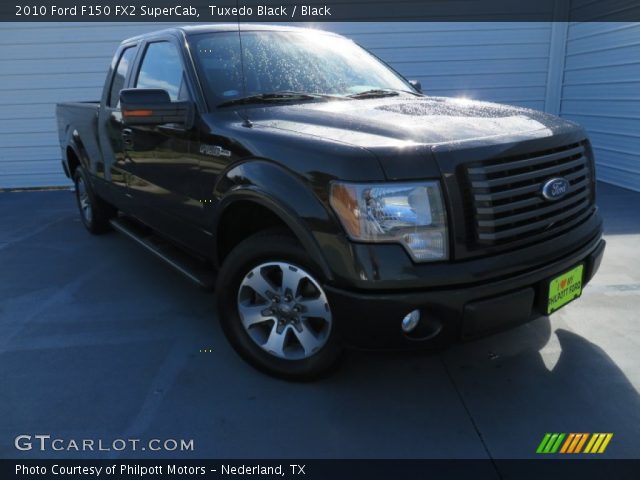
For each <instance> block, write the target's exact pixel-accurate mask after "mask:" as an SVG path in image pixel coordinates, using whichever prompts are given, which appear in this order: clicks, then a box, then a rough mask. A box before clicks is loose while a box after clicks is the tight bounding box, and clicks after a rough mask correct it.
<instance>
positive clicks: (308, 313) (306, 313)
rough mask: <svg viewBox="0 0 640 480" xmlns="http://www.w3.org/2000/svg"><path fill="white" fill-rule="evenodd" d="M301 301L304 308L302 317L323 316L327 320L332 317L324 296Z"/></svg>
mask: <svg viewBox="0 0 640 480" xmlns="http://www.w3.org/2000/svg"><path fill="white" fill-rule="evenodd" d="M299 302H300V305H301V306H302V308H303V311H302V313H301V314H300V315H301V316H302V317H314V318H323V319H325V320H326V319H329V318H331V314H330V313H329V311H328V310H327V303H326V300H325V299H324V298H322V297H320V298H313V299H310V300H306V299H300V300H299Z"/></svg>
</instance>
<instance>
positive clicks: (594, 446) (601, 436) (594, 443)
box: [584, 433, 613, 453]
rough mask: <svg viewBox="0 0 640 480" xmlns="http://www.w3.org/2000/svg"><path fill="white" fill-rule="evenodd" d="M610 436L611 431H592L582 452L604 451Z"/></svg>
mask: <svg viewBox="0 0 640 480" xmlns="http://www.w3.org/2000/svg"><path fill="white" fill-rule="evenodd" d="M612 437H613V433H594V434H593V436H592V437H591V440H589V443H588V444H587V448H585V449H584V453H604V451H605V449H606V448H607V445H609V442H610V441H611V438H612Z"/></svg>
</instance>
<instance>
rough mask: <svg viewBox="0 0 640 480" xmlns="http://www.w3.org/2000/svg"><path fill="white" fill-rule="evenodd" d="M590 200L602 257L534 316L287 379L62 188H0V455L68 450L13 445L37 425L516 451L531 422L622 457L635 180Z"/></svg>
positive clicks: (632, 338) (639, 319) (350, 445)
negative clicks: (460, 340)
mask: <svg viewBox="0 0 640 480" xmlns="http://www.w3.org/2000/svg"><path fill="white" fill-rule="evenodd" d="M599 204H600V206H601V209H602V212H603V215H604V217H605V221H606V230H607V235H606V237H607V241H608V248H607V252H606V255H605V259H604V263H603V265H602V267H601V270H600V272H599V274H598V275H597V277H596V278H595V280H594V281H593V283H592V284H591V285H590V286H588V287H587V288H586V290H585V292H584V295H583V298H582V299H581V300H579V301H577V302H575V303H573V304H572V305H571V306H570V307H568V308H566V309H563V310H562V311H560V312H559V313H557V314H555V315H553V317H552V318H551V319H550V320H549V319H548V318H540V319H538V320H536V321H535V322H532V323H530V324H528V325H525V326H523V327H520V328H518V329H515V330H512V331H509V332H506V333H503V334H500V335H497V336H493V337H490V338H486V339H482V340H479V341H475V342H473V343H468V344H464V345H458V346H454V347H452V348H451V349H449V350H447V351H445V352H441V353H437V354H433V353H431V354H424V353H420V354H393V355H391V354H379V353H352V354H350V355H348V356H347V358H346V360H345V362H344V364H343V365H342V368H341V369H340V370H339V372H338V373H337V374H336V375H335V376H333V377H331V378H329V379H326V380H323V381H320V382H317V383H310V384H291V383H286V382H283V381H279V380H274V379H272V378H269V377H266V376H264V375H262V374H260V373H257V372H256V371H254V370H253V369H252V368H250V367H249V366H247V365H246V364H245V363H244V362H243V361H241V360H240V358H239V357H238V356H237V355H236V354H235V353H234V352H233V351H232V350H231V348H230V347H229V346H228V345H227V342H226V341H225V339H224V337H223V335H222V332H221V330H220V327H219V325H218V324H217V322H216V319H215V317H216V314H215V308H214V304H213V296H212V295H211V294H210V293H206V292H203V291H201V290H199V289H198V288H197V287H195V286H193V285H192V284H191V283H190V282H189V281H188V280H186V279H184V278H183V277H182V276H180V275H179V274H178V273H175V272H174V271H173V270H171V269H170V268H169V267H167V266H166V265H164V264H163V263H162V262H160V261H159V260H157V259H156V258H154V257H153V256H152V255H150V254H148V253H146V252H144V251H143V250H142V249H141V248H140V247H139V246H137V245H136V244H134V242H132V241H130V240H128V239H127V238H125V237H124V236H122V235H119V234H116V233H111V234H107V235H104V236H100V237H94V236H91V235H89V234H88V233H87V232H86V231H85V230H84V228H83V227H82V225H81V224H80V222H79V220H78V216H77V213H76V210H75V205H74V200H73V197H72V194H71V193H69V192H66V191H52V192H24V193H12V192H9V193H0V380H1V385H0V457H2V458H16V457H18V458H29V457H40V458H42V457H46V456H49V455H55V456H56V458H61V457H64V456H70V457H78V456H79V455H78V454H77V453H75V452H70V453H69V454H66V455H65V454H59V453H55V454H47V453H45V454H43V453H42V452H37V451H32V452H17V451H16V450H15V449H14V446H13V440H14V437H15V436H16V435H18V434H31V435H34V434H42V433H48V434H51V435H52V436H53V437H59V438H65V439H72V438H75V439H78V438H79V439H82V438H95V439H97V438H103V439H114V438H141V439H150V438H161V439H162V438H174V439H180V438H183V439H194V440H195V451H194V452H187V453H179V452H173V453H171V454H165V456H171V457H173V458H176V457H181V458H203V457H210V458H251V457H253V458H269V457H274V458H315V457H320V458H327V457H328V458H334V457H336V458H353V457H356V458H433V457H436V458H486V457H488V456H491V457H492V458H497V459H500V458H527V457H535V453H534V452H535V449H536V447H537V445H538V443H539V442H540V440H541V438H542V436H543V435H544V433H545V432H612V433H613V434H614V437H613V440H612V442H611V443H610V445H609V447H608V449H607V451H606V453H605V456H606V457H609V458H636V459H637V458H640V396H639V394H638V392H639V389H640V313H639V312H640V255H639V254H638V245H640V194H638V193H633V192H630V191H627V190H623V189H620V188H615V187H611V186H608V185H601V186H600V187H599ZM202 349H211V350H212V351H211V352H206V353H204V352H201V350H202ZM85 456H86V457H90V458H100V457H111V458H114V457H126V456H132V457H141V456H149V457H154V458H159V457H161V455H159V454H157V453H156V454H150V453H149V452H146V453H145V452H134V453H113V452H112V453H107V454H104V453H103V454H96V453H93V454H92V453H88V454H85Z"/></svg>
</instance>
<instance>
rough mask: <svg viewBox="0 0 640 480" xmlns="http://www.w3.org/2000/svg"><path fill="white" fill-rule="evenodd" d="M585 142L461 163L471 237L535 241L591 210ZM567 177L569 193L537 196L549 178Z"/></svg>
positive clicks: (488, 241) (481, 240)
mask: <svg viewBox="0 0 640 480" xmlns="http://www.w3.org/2000/svg"><path fill="white" fill-rule="evenodd" d="M586 150H587V144H586V142H581V143H575V144H572V145H567V146H564V147H560V148H556V149H553V150H547V151H543V152H536V153H533V154H529V155H522V156H517V157H508V158H502V159H497V160H496V159H493V160H487V161H483V162H476V163H472V164H469V165H467V166H466V172H465V174H466V178H467V181H468V183H469V187H470V188H469V194H470V201H471V204H472V208H471V210H472V213H473V215H472V217H473V224H474V228H475V234H476V241H477V242H479V243H482V244H491V243H504V242H511V241H517V240H520V239H523V238H528V239H531V240H532V241H535V239H536V235H543V234H547V233H549V232H551V231H557V230H559V229H561V228H563V227H568V226H570V225H573V224H576V223H579V222H580V221H582V220H583V219H585V218H586V217H587V216H588V215H589V214H590V213H591V211H592V207H593V189H594V186H593V172H592V171H591V170H592V168H591V162H590V160H589V158H587V154H586ZM556 177H562V178H565V179H566V180H568V181H569V184H570V187H569V191H568V193H567V194H566V195H565V196H564V197H562V198H561V199H558V200H555V201H549V200H546V199H545V198H544V197H543V196H542V186H543V185H544V183H545V182H546V181H548V180H550V179H552V178H556Z"/></svg>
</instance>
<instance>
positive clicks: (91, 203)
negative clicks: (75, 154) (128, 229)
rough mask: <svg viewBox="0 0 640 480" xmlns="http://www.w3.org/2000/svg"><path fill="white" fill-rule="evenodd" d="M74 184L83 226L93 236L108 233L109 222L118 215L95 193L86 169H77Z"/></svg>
mask: <svg viewBox="0 0 640 480" xmlns="http://www.w3.org/2000/svg"><path fill="white" fill-rule="evenodd" d="M73 182H74V184H75V187H76V192H75V193H76V203H77V205H78V210H79V211H80V220H82V224H83V225H84V226H85V227H86V229H87V230H89V231H90V232H91V233H93V234H99V233H104V232H106V231H108V230H109V220H110V219H111V218H112V217H114V216H115V214H116V213H117V211H116V209H115V208H114V207H113V206H112V205H110V204H108V203H107V202H105V201H104V200H102V199H101V198H100V197H98V196H97V195H96V194H95V193H94V191H93V188H92V186H91V182H90V180H89V175H88V174H87V172H85V170H84V168H82V167H78V168H76V171H75V172H74V174H73Z"/></svg>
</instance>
